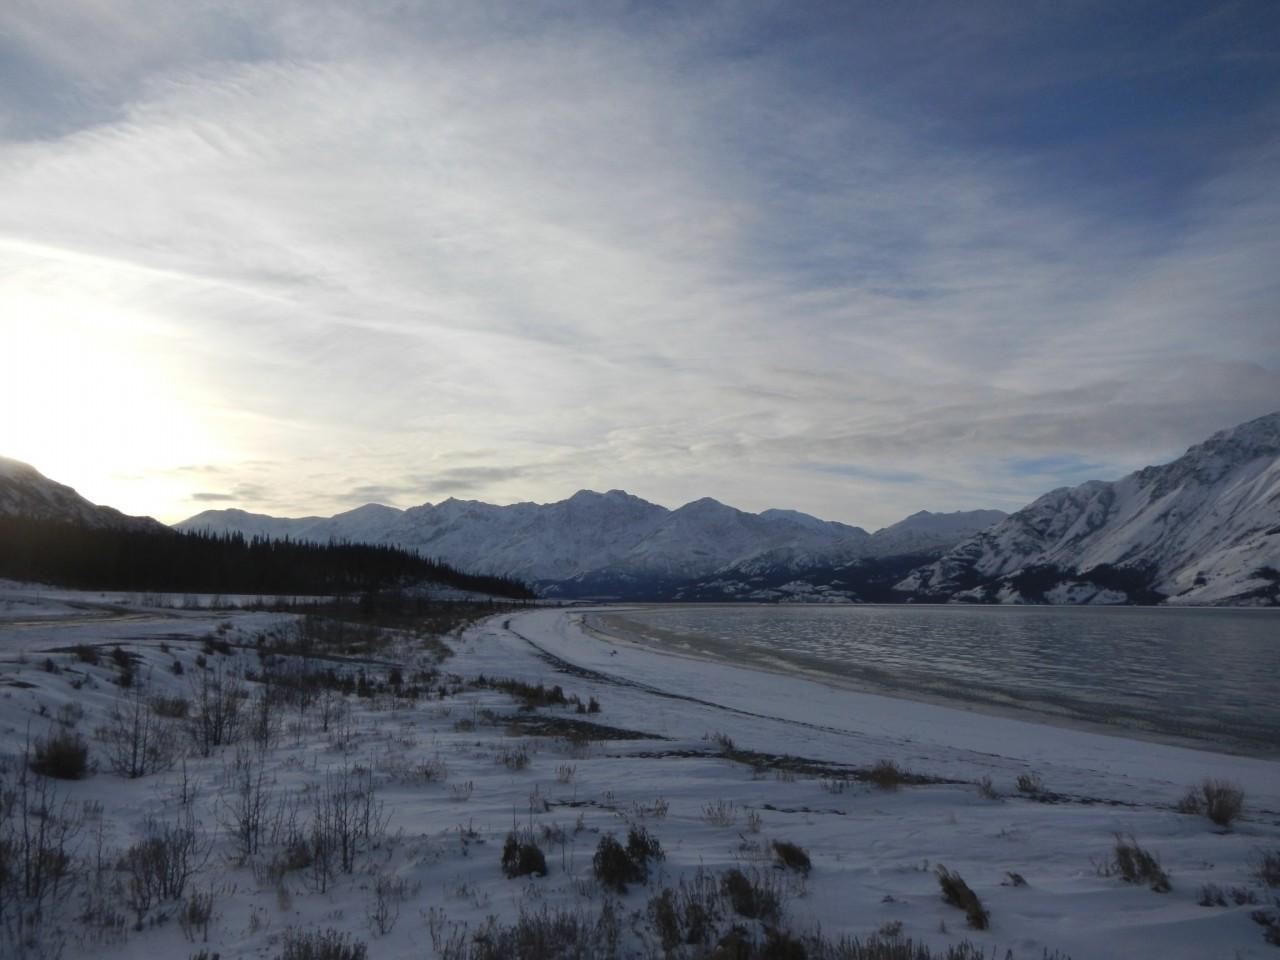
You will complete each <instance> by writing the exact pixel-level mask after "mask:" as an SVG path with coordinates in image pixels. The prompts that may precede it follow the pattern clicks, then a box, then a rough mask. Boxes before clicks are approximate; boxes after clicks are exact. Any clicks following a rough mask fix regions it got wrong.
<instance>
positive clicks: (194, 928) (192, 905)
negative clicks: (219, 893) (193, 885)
mask: <svg viewBox="0 0 1280 960" xmlns="http://www.w3.org/2000/svg"><path fill="white" fill-rule="evenodd" d="M212 920H213V891H212V890H204V891H200V890H192V891H191V894H190V895H189V896H188V897H187V899H186V900H184V901H183V902H182V908H181V909H180V910H179V911H178V925H179V926H180V927H182V935H183V936H184V937H186V938H187V940H189V941H190V942H192V943H195V940H196V936H197V935H199V937H200V940H201V942H203V943H208V942H209V924H210V923H211V922H212Z"/></svg>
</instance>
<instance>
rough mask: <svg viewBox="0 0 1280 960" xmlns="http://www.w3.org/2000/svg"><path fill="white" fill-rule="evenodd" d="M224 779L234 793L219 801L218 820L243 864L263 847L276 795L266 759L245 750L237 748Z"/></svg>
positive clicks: (227, 793) (224, 796)
mask: <svg viewBox="0 0 1280 960" xmlns="http://www.w3.org/2000/svg"><path fill="white" fill-rule="evenodd" d="M224 777H225V779H226V781H227V783H228V784H229V786H230V789H229V790H228V791H224V792H223V793H222V794H221V795H220V796H219V798H218V819H219V822H220V823H221V824H222V826H223V828H224V829H225V830H226V831H227V833H228V834H229V835H230V836H231V837H232V838H233V839H234V840H235V843H236V850H237V853H238V854H239V857H240V859H241V861H242V862H243V861H245V860H248V859H249V858H250V857H252V856H253V855H254V854H256V853H257V852H258V850H259V848H260V847H261V845H262V835H263V830H264V827H265V825H266V819H267V814H268V811H269V810H270V808H271V801H272V799H273V794H274V791H273V790H272V784H271V781H270V780H269V779H268V778H267V770H266V764H265V763H264V762H263V760H262V758H261V757H260V756H258V755H256V754H255V753H254V752H253V751H252V750H250V749H246V748H244V747H239V748H237V750H236V756H235V760H234V762H232V763H231V764H229V765H227V766H226V767H224Z"/></svg>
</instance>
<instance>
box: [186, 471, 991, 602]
mask: <svg viewBox="0 0 1280 960" xmlns="http://www.w3.org/2000/svg"><path fill="white" fill-rule="evenodd" d="M1004 516H1005V514H1004V513H1002V512H1001V511H999V510H975V511H969V512H965V513H955V514H933V513H928V512H922V513H918V514H915V515H913V516H911V517H908V518H907V519H906V520H903V521H902V522H901V523H898V524H894V525H893V526H891V527H886V528H884V529H883V530H879V531H877V532H876V533H874V534H871V533H868V532H867V531H866V530H863V529H862V528H861V527H854V526H849V525H848V524H843V523H836V522H833V521H828V520H820V519H818V518H817V517H812V516H809V515H808V514H804V513H799V512H797V511H794V510H766V511H764V512H763V513H758V514H757V513H747V512H744V511H742V510H737V509H735V508H733V507H730V506H726V505H725V504H723V503H719V502H718V501H716V500H712V499H711V498H709V497H704V498H703V499H701V500H695V501H693V502H692V503H687V504H685V505H684V506H682V507H680V508H679V509H676V510H669V509H667V508H666V507H663V506H659V505H658V504H655V503H650V502H648V501H647V500H642V499H641V498H639V497H636V496H632V495H631V494H628V493H625V492H624V491H622V490H610V491H608V492H607V493H596V492H593V491H590V490H581V491H579V492H578V493H575V494H574V495H573V496H572V497H569V498H568V499H567V500H561V501H559V502H556V503H548V504H537V503H516V504H511V505H509V506H495V505H493V504H489V503H482V502H480V501H475V500H455V499H448V500H445V501H443V502H441V503H438V504H430V503H424V504H422V505H421V506H417V507H411V508H409V509H407V510H397V509H395V508H393V507H386V506H382V505H379V504H366V505H365V506H363V507H358V508H356V509H355V510H350V511H347V512H346V513H340V514H337V515H336V516H333V517H303V518H298V519H285V518H280V517H270V516H264V515H260V514H251V513H246V512H244V511H242V510H207V511H205V512H204V513H200V514H197V515H196V516H194V517H191V518H190V519H188V520H184V521H182V522H181V523H179V524H177V528H178V529H180V530H203V531H210V532H214V533H223V532H239V533H243V534H246V535H255V534H256V535H261V536H270V537H286V536H287V537H290V538H292V539H301V540H317V541H327V540H331V539H333V540H350V541H361V542H367V543H386V544H394V545H396V546H401V547H406V548H409V549H414V550H418V551H420V552H422V553H424V554H428V555H430V556H433V557H437V558H439V559H441V560H443V561H445V562H446V563H449V564H451V565H453V566H457V567H461V568H463V569H467V570H472V571H476V572H483V573H499V572H500V573H502V574H504V575H506V576H513V577H518V578H520V579H523V580H525V581H528V582H530V583H533V584H534V585H535V586H536V587H537V588H538V589H539V590H540V592H542V593H543V594H544V595H546V596H559V597H581V596H605V595H608V596H615V597H627V598H640V597H643V598H647V599H670V598H673V597H674V596H675V595H676V593H677V592H678V591H679V589H680V588H681V587H682V586H684V585H687V584H689V583H691V582H693V581H697V580H698V579H699V578H705V577H708V576H713V575H720V576H724V575H737V576H752V575H760V574H762V573H764V572H766V571H777V570H785V571H792V572H801V571H806V570H812V569H814V568H817V567H821V566H828V565H831V564H834V563H849V562H851V561H854V560H857V559H861V558H867V557H884V556H898V555H902V554H905V553H918V554H930V553H932V554H933V555H934V556H937V555H940V554H941V553H942V551H943V550H944V549H945V548H946V547H949V546H951V545H953V544H955V543H957V542H958V541H960V540H962V539H963V538H964V537H966V536H968V535H970V534H973V533H976V532H978V531H979V530H982V529H984V528H985V527H988V526H990V525H991V524H992V523H994V522H996V521H997V520H1000V519H1002V518H1003V517H1004ZM847 599H852V598H847Z"/></svg>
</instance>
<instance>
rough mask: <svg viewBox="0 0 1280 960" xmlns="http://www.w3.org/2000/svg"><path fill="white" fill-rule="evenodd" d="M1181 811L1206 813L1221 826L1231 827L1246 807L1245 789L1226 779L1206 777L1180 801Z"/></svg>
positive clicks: (1178, 809)
mask: <svg viewBox="0 0 1280 960" xmlns="http://www.w3.org/2000/svg"><path fill="white" fill-rule="evenodd" d="M1175 809H1176V810H1177V811H1178V812H1179V813H1186V814H1204V815H1205V816H1206V817H1208V818H1209V819H1210V820H1212V821H1213V822H1214V823H1216V824H1217V825H1218V826H1220V827H1230V826H1231V824H1232V822H1233V821H1235V820H1236V818H1237V817H1239V816H1240V813H1241V811H1242V810H1243V809H1244V791H1243V790H1241V789H1240V787H1239V786H1238V785H1237V784H1234V783H1229V782H1227V781H1226V780H1210V779H1205V780H1202V781H1201V782H1200V785H1199V786H1196V787H1192V788H1191V789H1190V790H1188V791H1187V793H1186V795H1185V796H1184V797H1183V798H1182V799H1181V800H1179V801H1178V804H1177V806H1176V807H1175Z"/></svg>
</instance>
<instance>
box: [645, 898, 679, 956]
mask: <svg viewBox="0 0 1280 960" xmlns="http://www.w3.org/2000/svg"><path fill="white" fill-rule="evenodd" d="M649 923H650V924H652V926H653V929H654V930H656V931H657V932H658V940H659V942H660V943H661V944H662V949H663V952H664V953H670V952H671V951H672V950H674V949H675V948H676V947H678V946H680V944H681V942H682V941H683V937H682V936H681V933H680V914H679V913H678V912H677V910H676V898H675V894H674V893H672V892H671V888H670V887H667V888H666V889H664V890H663V891H662V892H661V893H660V894H658V895H657V896H656V897H653V898H651V899H650V900H649Z"/></svg>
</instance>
